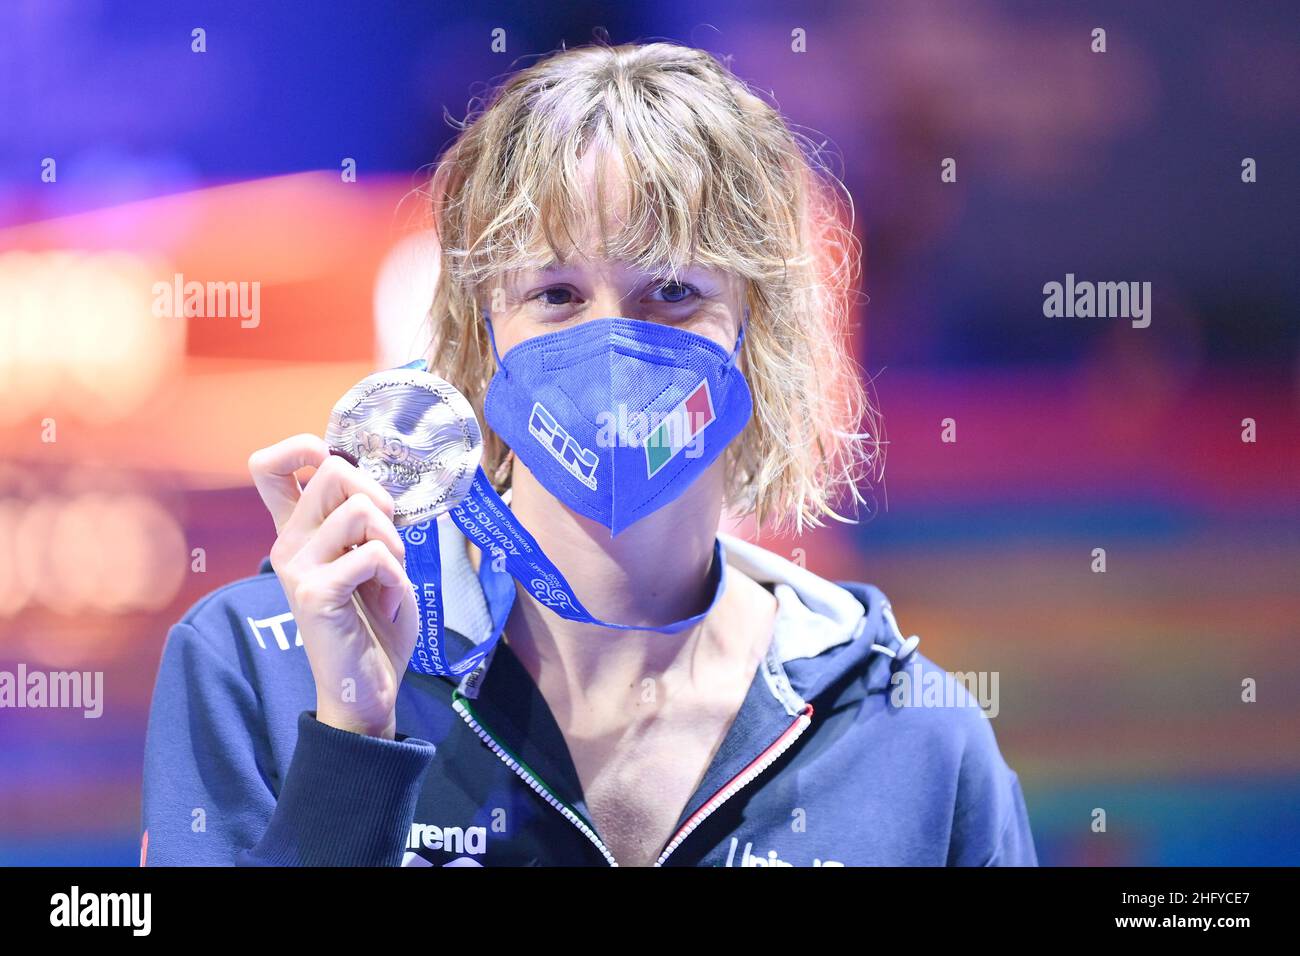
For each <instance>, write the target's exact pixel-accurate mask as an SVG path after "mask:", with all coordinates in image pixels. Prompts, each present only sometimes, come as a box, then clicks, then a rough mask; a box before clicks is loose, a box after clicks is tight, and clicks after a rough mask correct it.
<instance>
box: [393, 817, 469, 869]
mask: <svg viewBox="0 0 1300 956" xmlns="http://www.w3.org/2000/svg"><path fill="white" fill-rule="evenodd" d="M421 849H424V850H441V851H442V852H443V853H454V854H456V857H455V859H453V860H449V861H448V862H446V863H443V864H441V865H442V866H482V865H483V864H482V863H480V862H479V861H478V860H476V859H474V857H476V856H482V855H483V854H484V853H486V852H487V827H438V826H434V825H432V824H429V823H412V824H411V833H410V835H409V836H408V837H407V838H406V853H405V854H404V855H403V857H402V866H435V865H437V864H435V863H433V862H432V861H430V860H429V859H428V858H427V857H425V856H423V855H421V854H420V853H419V852H418V851H419V850H421Z"/></svg>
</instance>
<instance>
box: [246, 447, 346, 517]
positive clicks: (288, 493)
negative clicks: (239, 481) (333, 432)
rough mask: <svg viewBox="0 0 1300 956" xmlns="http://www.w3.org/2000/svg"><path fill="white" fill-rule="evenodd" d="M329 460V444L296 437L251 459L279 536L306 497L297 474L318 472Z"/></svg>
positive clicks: (250, 466)
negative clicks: (311, 469) (304, 470)
mask: <svg viewBox="0 0 1300 956" xmlns="http://www.w3.org/2000/svg"><path fill="white" fill-rule="evenodd" d="M329 457H331V456H330V453H329V446H328V445H326V444H325V440H324V439H323V438H321V437H320V436H318V435H310V434H302V435H294V436H293V437H292V438H286V439H284V441H281V442H276V443H275V444H274V445H270V446H268V447H266V448H260V449H258V450H257V451H255V452H253V454H251V455H249V456H248V471H249V474H251V475H252V476H253V484H254V485H255V486H256V487H257V493H258V494H259V495H261V496H262V503H263V504H264V505H266V510H267V511H269V512H271V519H272V520H273V521H274V522H275V533H276V534H277V535H278V534H279V533H280V532H281V530H282V529H283V528H284V526H285V525H286V524H287V523H288V522H289V519H290V517H291V516H292V515H293V512H294V506H295V505H297V503H298V499H299V498H300V497H301V494H302V487H301V486H300V485H299V484H298V479H297V478H295V477H294V475H293V473H294V472H295V471H297V470H298V469H299V468H306V467H309V466H310V467H316V468H318V467H320V465H321V463H322V462H324V461H325V460H326V459H327V458H329Z"/></svg>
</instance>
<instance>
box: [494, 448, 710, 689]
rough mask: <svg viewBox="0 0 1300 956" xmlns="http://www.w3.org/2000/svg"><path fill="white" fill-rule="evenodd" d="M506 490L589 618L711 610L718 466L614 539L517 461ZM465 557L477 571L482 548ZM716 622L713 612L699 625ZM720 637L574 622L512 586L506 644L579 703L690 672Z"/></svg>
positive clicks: (661, 618) (643, 618) (661, 616)
mask: <svg viewBox="0 0 1300 956" xmlns="http://www.w3.org/2000/svg"><path fill="white" fill-rule="evenodd" d="M719 464H720V463H719ZM511 489H512V490H511V498H510V509H511V511H513V512H514V514H515V516H516V517H517V518H518V519H519V521H520V522H521V523H522V524H523V526H524V527H525V528H527V529H528V531H529V532H530V533H531V534H532V535H533V537H534V538H536V539H537V542H538V544H540V545H541V547H542V550H543V551H545V553H546V555H547V557H549V558H550V559H551V561H552V562H553V563H554V564H555V566H556V567H558V568H559V569H560V571H561V572H562V573H563V574H564V576H565V578H567V579H568V581H569V584H570V585H572V587H573V590H574V593H575V594H576V595H577V597H578V600H580V601H581V602H582V603H583V605H584V606H585V607H586V608H587V610H589V611H590V612H591V613H592V614H593V615H594V616H596V617H598V618H601V619H603V620H606V621H610V622H617V623H627V624H644V625H647V626H652V627H653V626H658V625H663V624H668V623H670V622H672V621H676V620H680V619H682V618H686V617H691V616H692V615H694V614H698V613H699V612H701V611H703V610H704V609H705V608H706V607H708V605H709V602H710V601H711V600H712V598H713V594H712V590H711V584H712V576H711V575H710V573H709V572H710V567H711V564H712V561H713V555H714V544H715V540H716V537H717V529H718V522H719V518H720V516H721V504H722V489H721V472H720V469H719V468H711V469H710V470H709V471H707V472H706V473H705V474H703V475H701V476H700V477H699V478H698V479H697V480H696V481H695V482H693V483H692V485H691V487H690V488H688V489H687V490H686V492H685V493H684V494H682V495H681V496H680V497H678V498H677V499H675V500H673V501H672V502H670V503H669V504H667V505H665V506H663V507H662V508H660V509H658V510H657V511H655V512H654V513H653V514H650V515H648V516H646V517H645V518H642V519H641V520H640V521H638V522H636V523H635V524H633V525H632V526H631V527H629V528H627V529H626V530H624V531H623V532H621V533H620V534H619V535H618V537H616V538H615V537H611V536H610V533H609V529H608V528H606V527H605V526H603V525H601V524H599V523H598V522H595V521H591V520H590V519H588V518H586V517H584V516H582V515H579V514H576V513H575V512H573V511H572V510H571V509H569V508H567V507H565V506H564V505H562V504H560V503H559V502H557V501H556V499H555V497H554V496H553V495H551V493H550V492H548V491H547V490H546V489H545V488H543V487H542V486H541V485H540V484H539V483H538V482H537V479H536V478H534V477H533V475H532V474H531V473H530V472H529V471H528V470H527V469H526V468H525V467H524V466H523V465H522V464H521V463H520V462H518V461H517V460H516V461H515V463H514V470H513V473H512V476H511ZM471 552H472V556H473V560H474V562H475V566H476V567H477V562H478V558H479V554H478V549H477V548H471ZM720 603H721V602H720ZM715 616H716V615H714V614H710V616H709V619H706V622H705V623H706V624H707V623H708V621H710V620H712V619H713V618H714V617H715ZM717 631H718V629H717V628H716V627H714V628H706V627H705V626H704V625H703V624H702V625H697V626H695V627H691V628H687V629H686V630H683V631H680V632H678V633H676V634H662V633H655V632H647V631H620V630H612V629H610V628H604V627H600V626H598V625H594V624H585V623H581V622H578V621H570V620H566V619H564V618H561V617H559V616H557V615H556V614H554V613H553V612H551V611H549V610H547V609H546V608H544V607H543V606H542V605H541V604H540V603H538V602H537V601H536V600H534V599H533V598H532V597H531V596H530V595H529V594H528V592H527V591H526V590H524V589H523V588H518V599H517V600H516V602H515V607H514V610H513V611H512V613H511V615H510V619H509V621H508V622H507V624H506V640H507V642H508V643H509V644H510V647H511V650H513V651H514V652H515V654H516V655H517V656H518V657H519V658H520V660H521V661H522V662H523V663H524V665H525V667H527V669H528V670H529V671H530V673H532V675H533V677H534V679H535V680H536V681H537V682H538V683H539V685H540V684H542V683H543V681H544V680H546V681H550V682H552V683H551V686H552V687H556V688H557V689H559V690H561V691H563V692H565V693H567V694H570V695H572V696H579V695H584V694H591V693H592V692H593V691H595V692H597V693H599V691H600V689H601V688H610V687H625V688H626V687H628V686H629V685H635V684H636V683H638V682H640V681H643V680H645V679H646V678H650V679H658V678H659V677H660V676H662V675H664V674H666V673H668V672H669V671H672V670H675V669H677V668H679V667H684V666H689V665H690V664H691V663H692V662H693V661H694V660H695V658H696V655H697V654H698V653H699V652H700V651H701V644H702V643H709V644H713V643H715V642H716V640H717V638H718V634H717V633H716V632H717ZM708 650H709V653H712V652H713V651H715V650H717V651H719V652H721V653H726V652H727V650H726V649H725V648H714V647H710V648H709V649H708Z"/></svg>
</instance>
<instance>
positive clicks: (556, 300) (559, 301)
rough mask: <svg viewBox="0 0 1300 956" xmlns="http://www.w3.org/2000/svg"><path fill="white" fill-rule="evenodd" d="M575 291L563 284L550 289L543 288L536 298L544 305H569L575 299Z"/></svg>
mask: <svg viewBox="0 0 1300 956" xmlns="http://www.w3.org/2000/svg"><path fill="white" fill-rule="evenodd" d="M572 296H573V293H572V292H570V291H569V290H568V289H566V288H564V287H563V286H553V287H552V288H550V289H543V290H542V291H541V292H539V293H537V295H535V296H533V298H534V299H538V300H540V301H541V303H542V305H568V304H569V303H570V302H572V301H573V299H572Z"/></svg>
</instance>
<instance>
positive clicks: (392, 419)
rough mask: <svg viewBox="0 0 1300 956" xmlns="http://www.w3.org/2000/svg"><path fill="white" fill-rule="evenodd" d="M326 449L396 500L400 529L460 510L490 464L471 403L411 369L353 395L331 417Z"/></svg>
mask: <svg viewBox="0 0 1300 956" xmlns="http://www.w3.org/2000/svg"><path fill="white" fill-rule="evenodd" d="M325 441H326V442H327V443H328V444H329V446H330V447H331V448H335V449H338V450H340V451H343V452H346V453H347V454H348V455H351V456H352V458H353V459H355V461H356V463H357V467H358V468H360V469H362V470H363V471H365V472H366V473H367V474H369V475H370V476H371V477H372V478H374V479H375V480H376V481H378V482H379V484H381V485H383V487H384V490H385V491H387V492H388V493H389V494H390V495H392V496H393V501H394V503H395V504H396V509H395V513H394V515H393V524H395V525H397V527H399V528H402V527H406V526H407V525H413V524H419V523H420V522H423V521H428V520H429V519H430V518H436V517H437V516H438V515H440V514H442V513H443V512H445V511H447V510H448V509H450V508H453V507H455V506H456V505H457V504H459V503H460V502H461V500H462V499H463V498H464V497H465V495H466V494H467V493H468V492H469V486H470V484H471V483H472V482H473V480H474V473H475V471H476V470H477V468H478V465H479V461H480V459H481V458H482V457H483V433H482V432H481V431H480V430H479V425H478V419H476V418H475V417H474V410H473V409H472V408H471V407H470V404H469V401H468V399H466V398H465V396H464V395H462V394H461V393H460V392H459V391H457V390H456V389H455V387H453V386H452V385H451V384H449V383H448V382H446V381H444V380H443V379H441V378H439V377H438V376H436V375H433V374H431V373H429V372H422V371H419V370H417V369H410V368H400V369H392V370H389V371H385V372H376V373H375V374H374V375H369V376H367V377H366V378H364V379H362V380H361V381H360V382H358V383H357V384H356V385H354V386H353V387H352V388H350V389H349V390H348V393H347V394H346V395H344V396H343V397H342V398H341V399H339V401H338V404H336V405H335V406H334V411H333V412H332V413H331V414H330V421H329V426H328V427H327V428H326V430H325Z"/></svg>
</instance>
